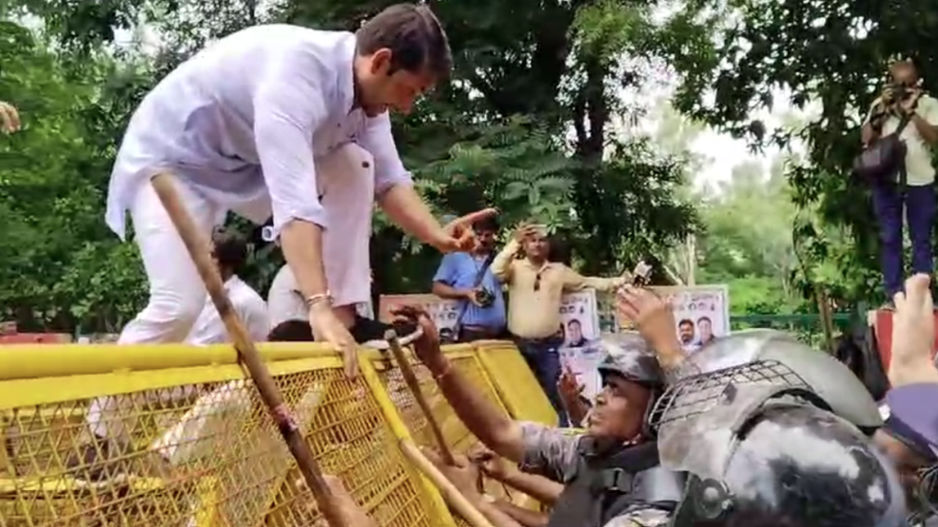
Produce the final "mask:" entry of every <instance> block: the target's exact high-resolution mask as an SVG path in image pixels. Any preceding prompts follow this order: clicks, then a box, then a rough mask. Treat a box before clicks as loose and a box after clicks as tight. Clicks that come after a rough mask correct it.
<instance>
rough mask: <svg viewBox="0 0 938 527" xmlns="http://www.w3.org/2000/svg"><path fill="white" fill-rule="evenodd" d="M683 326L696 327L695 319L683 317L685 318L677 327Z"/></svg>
mask: <svg viewBox="0 0 938 527" xmlns="http://www.w3.org/2000/svg"><path fill="white" fill-rule="evenodd" d="M681 326H690V327H694V321H693V320H691V319H689V318H685V319H683V320H681V321H680V322H678V323H677V327H681Z"/></svg>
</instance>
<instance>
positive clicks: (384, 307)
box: [378, 294, 461, 342]
mask: <svg viewBox="0 0 938 527" xmlns="http://www.w3.org/2000/svg"><path fill="white" fill-rule="evenodd" d="M405 305H417V306H421V307H423V308H424V309H426V310H427V313H429V314H430V316H431V317H432V318H433V322H434V324H436V327H437V330H439V332H440V339H441V340H442V341H443V342H452V341H453V340H454V338H455V334H456V325H457V320H458V319H459V313H460V311H461V306H460V305H459V301H457V300H447V299H445V298H440V297H438V296H436V295H433V294H423V295H420V294H417V295H381V298H380V299H379V301H378V310H379V313H378V320H380V321H381V322H384V323H390V322H391V321H392V320H394V316H393V315H391V311H393V310H394V309H395V308H398V307H400V306H405Z"/></svg>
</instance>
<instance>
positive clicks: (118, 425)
mask: <svg viewBox="0 0 938 527" xmlns="http://www.w3.org/2000/svg"><path fill="white" fill-rule="evenodd" d="M316 169H317V170H316V172H317V173H316V178H317V187H318V190H319V193H320V202H321V203H322V205H323V208H324V209H325V212H326V221H327V222H328V228H327V229H326V230H325V231H324V233H323V264H324V267H325V270H326V281H327V283H328V285H329V290H330V292H331V293H332V296H333V298H334V300H335V305H336V306H345V305H352V304H357V303H360V302H368V301H369V299H370V296H371V285H370V262H369V249H368V242H369V238H370V236H371V219H372V212H373V208H374V188H375V181H374V159H373V157H372V155H371V153H370V152H368V151H367V150H365V149H363V148H362V147H360V146H358V145H356V144H354V143H349V144H346V145H344V146H342V147H341V148H339V149H337V150H336V151H334V152H332V153H330V154H329V155H327V156H324V157H323V158H321V159H317V162H316ZM176 187H177V190H178V192H179V195H180V199H181V200H182V202H183V205H184V206H185V207H186V209H187V210H188V211H189V214H190V216H191V217H192V219H193V222H194V223H195V224H196V226H197V227H198V228H199V229H200V230H201V231H202V233H203V234H204V235H205V236H209V235H210V234H211V232H212V228H213V227H214V226H215V224H216V223H217V220H218V219H219V218H223V214H224V213H225V212H226V210H227V206H225V205H224V204H218V203H212V202H210V201H209V200H208V199H206V198H205V197H204V196H202V195H201V194H199V193H198V192H197V191H196V190H194V189H192V188H190V187H189V186H188V185H186V184H185V182H183V181H179V180H177V185H176ZM315 198H316V197H315V196H310V199H315ZM130 214H131V219H132V220H133V225H134V236H135V239H136V242H137V245H138V246H139V247H140V256H141V258H142V259H143V265H144V268H145V270H146V273H147V278H148V280H149V283H150V299H149V302H148V303H147V306H146V307H145V308H144V309H143V311H141V312H140V313H139V314H138V315H137V317H136V318H134V319H133V320H132V321H131V322H130V323H128V324H127V326H125V327H124V330H123V332H122V333H121V336H120V339H119V340H118V343H119V344H138V343H157V342H182V341H183V340H184V339H185V337H186V335H188V334H189V331H190V330H191V329H192V325H193V324H194V323H195V320H196V318H198V316H199V313H200V312H201V310H202V307H203V306H204V303H205V294H206V291H205V285H204V284H203V283H202V279H201V278H200V277H199V273H198V271H197V270H196V268H195V264H194V263H193V262H192V259H191V258H190V257H189V254H188V252H187V251H186V247H185V245H184V244H183V242H182V238H180V237H179V234H178V233H177V232H176V228H175V226H174V225H173V223H172V220H170V218H169V214H168V213H167V212H166V210H165V209H164V208H163V204H162V203H161V202H160V200H159V197H158V196H157V194H156V191H155V190H153V187H152V186H151V185H148V184H147V185H143V186H141V188H140V189H139V190H138V191H137V195H136V197H135V198H134V200H133V204H132V206H131V209H130ZM189 395H191V394H189ZM115 399H116V398H115V397H100V398H97V399H95V400H94V401H92V404H91V409H90V411H89V415H88V420H89V424H90V425H91V430H92V432H93V433H94V434H95V435H98V436H100V437H112V438H116V436H122V435H124V433H123V430H124V428H125V426H124V424H123V423H122V422H121V420H120V419H119V416H118V415H115V414H120V413H123V412H120V411H118V409H117V407H118V406H120V405H119V404H118V402H117V401H116V400H115ZM108 428H111V430H108ZM122 439H125V440H126V439H128V438H122Z"/></svg>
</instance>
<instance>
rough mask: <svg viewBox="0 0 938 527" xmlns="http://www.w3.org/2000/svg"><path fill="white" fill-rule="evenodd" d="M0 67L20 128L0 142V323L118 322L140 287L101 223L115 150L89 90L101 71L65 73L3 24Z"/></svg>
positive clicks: (136, 272) (2, 94) (31, 40)
mask: <svg viewBox="0 0 938 527" xmlns="http://www.w3.org/2000/svg"><path fill="white" fill-rule="evenodd" d="M0 64H3V74H2V75H0V99H2V100H11V101H15V102H16V104H17V106H18V107H19V109H20V111H21V113H22V118H23V120H24V122H25V125H24V129H23V130H22V131H21V132H20V133H17V134H14V135H11V136H8V137H7V136H0V162H2V166H3V170H2V171H0V224H2V225H3V226H4V229H3V232H4V236H2V237H0V284H3V287H2V288H0V306H2V312H0V316H3V317H4V318H7V317H10V318H14V317H15V318H17V319H19V320H20V322H21V323H23V324H24V325H25V326H26V327H30V326H32V327H42V326H45V325H49V324H51V325H55V326H59V327H68V326H71V325H72V324H73V323H74V321H76V320H79V319H83V318H86V317H89V318H90V319H91V320H95V321H96V322H93V324H96V323H97V321H100V323H101V326H99V327H108V326H111V327H112V326H115V325H119V324H120V323H122V322H124V321H126V316H127V313H128V312H133V311H134V310H135V309H136V308H137V307H139V306H138V305H135V300H136V301H139V297H140V296H141V295H140V294H139V292H140V291H142V290H143V289H142V286H143V285H144V281H143V275H142V272H141V269H140V266H139V264H137V262H136V261H134V258H135V256H133V254H132V253H133V251H128V249H125V248H121V247H120V246H118V245H117V244H116V240H114V239H113V238H111V237H109V236H108V234H107V232H106V228H105V227H104V224H103V222H102V221H101V214H102V204H103V201H104V189H105V188H106V184H107V176H108V173H109V170H110V166H109V162H108V161H109V151H108V150H111V151H112V150H113V148H114V147H113V143H111V142H110V141H109V140H104V139H103V138H102V137H101V132H104V131H105V130H104V129H102V128H100V127H99V126H98V125H99V124H100V121H99V119H107V113H108V111H109V109H111V107H109V106H101V105H99V104H98V103H99V99H98V97H99V96H101V95H102V94H103V93H104V92H103V91H101V90H99V89H97V88H96V87H95V84H96V83H98V82H101V81H103V79H104V76H105V73H106V71H105V70H104V69H103V68H99V67H97V65H96V64H90V65H85V67H84V69H83V71H82V73H83V75H84V76H83V77H78V78H76V77H73V76H71V75H70V70H71V69H72V66H69V65H66V64H63V62H62V61H61V60H60V59H59V58H58V57H56V56H55V55H53V54H52V53H50V52H48V51H47V50H46V47H45V45H44V44H43V43H42V42H40V41H38V40H37V39H36V38H35V37H34V36H33V35H32V34H31V33H30V32H28V31H27V30H25V29H23V28H21V27H19V26H17V25H15V24H11V23H2V24H0ZM128 262H130V263H129V264H128ZM112 275H113V276H112ZM118 285H126V286H129V287H130V289H122V288H118V287H115V286H118ZM115 295H120V298H117V297H116V296H115ZM121 307H122V308H123V309H121ZM115 310H116V311H115Z"/></svg>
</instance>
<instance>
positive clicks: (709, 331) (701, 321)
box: [619, 285, 730, 353]
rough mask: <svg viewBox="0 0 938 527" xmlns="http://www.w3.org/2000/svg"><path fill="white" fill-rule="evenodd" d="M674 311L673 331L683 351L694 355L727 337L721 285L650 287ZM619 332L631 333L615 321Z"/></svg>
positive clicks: (727, 303)
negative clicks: (716, 339)
mask: <svg viewBox="0 0 938 527" xmlns="http://www.w3.org/2000/svg"><path fill="white" fill-rule="evenodd" d="M652 289H653V290H654V291H655V292H656V293H658V294H659V295H661V297H662V298H665V299H667V300H668V301H669V302H670V303H671V307H672V309H673V310H674V321H675V328H674V331H675V333H676V334H677V337H678V340H679V341H680V342H681V346H682V347H683V348H684V351H686V352H688V353H694V352H696V351H698V350H699V349H700V348H701V347H703V346H705V345H707V344H708V343H710V342H711V341H713V339H715V338H719V337H722V336H725V335H728V334H729V333H730V316H729V308H730V301H729V288H728V287H727V286H725V285H701V286H693V287H690V286H675V287H652ZM619 326H620V327H621V328H622V329H633V325H632V323H631V322H630V321H628V320H623V319H621V318H620V319H619Z"/></svg>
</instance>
